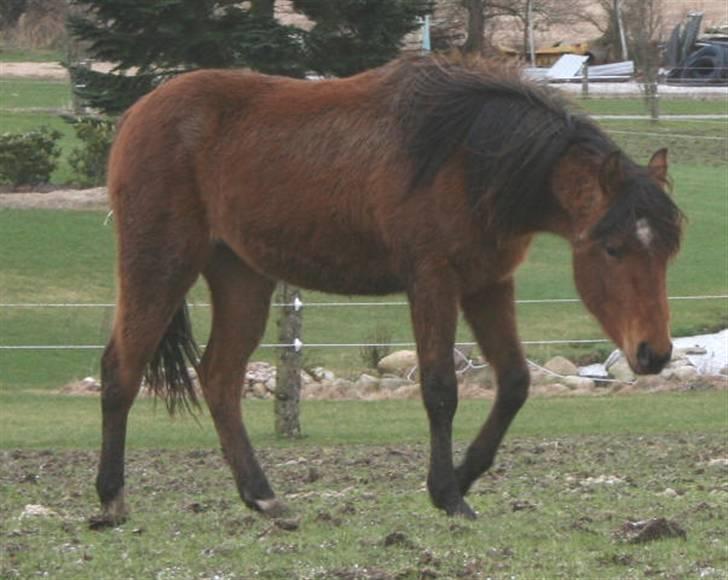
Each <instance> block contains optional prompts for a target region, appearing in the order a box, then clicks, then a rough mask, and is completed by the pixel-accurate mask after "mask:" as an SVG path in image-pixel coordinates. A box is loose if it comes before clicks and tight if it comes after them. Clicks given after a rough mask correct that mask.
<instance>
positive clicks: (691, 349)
mask: <svg viewBox="0 0 728 580" xmlns="http://www.w3.org/2000/svg"><path fill="white" fill-rule="evenodd" d="M676 350H677V352H678V353H679V354H683V355H687V354H708V349H707V348H703V347H702V346H698V345H695V346H686V347H683V348H678V349H676Z"/></svg>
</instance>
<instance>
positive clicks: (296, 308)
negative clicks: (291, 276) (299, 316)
mask: <svg viewBox="0 0 728 580" xmlns="http://www.w3.org/2000/svg"><path fill="white" fill-rule="evenodd" d="M301 308H303V301H302V300H301V299H300V298H299V297H298V296H296V297H295V298H294V299H293V310H294V311H295V312H298V311H299V310H301Z"/></svg>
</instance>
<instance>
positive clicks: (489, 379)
mask: <svg viewBox="0 0 728 580" xmlns="http://www.w3.org/2000/svg"><path fill="white" fill-rule="evenodd" d="M460 376H461V377H462V378H463V382H465V383H468V384H473V385H481V386H483V387H491V388H492V387H495V386H496V383H497V381H496V378H495V373H494V372H493V367H491V366H490V365H488V366H484V367H478V368H469V369H468V370H467V371H465V372H464V373H462V374H461V375H460Z"/></svg>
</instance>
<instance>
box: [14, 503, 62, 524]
mask: <svg viewBox="0 0 728 580" xmlns="http://www.w3.org/2000/svg"><path fill="white" fill-rule="evenodd" d="M57 516H58V514H57V513H56V512H54V511H53V510H52V509H51V508H47V507H45V506H44V505H39V504H32V503H31V504H28V505H26V506H25V507H24V508H23V512H22V513H21V514H20V519H21V520H22V519H25V518H53V517H57Z"/></svg>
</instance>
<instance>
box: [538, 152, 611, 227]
mask: <svg viewBox="0 0 728 580" xmlns="http://www.w3.org/2000/svg"><path fill="white" fill-rule="evenodd" d="M600 166H601V159H599V158H597V157H596V156H594V155H584V154H580V153H578V152H567V153H566V154H565V155H564V156H563V157H562V158H561V159H560V160H559V162H558V164H557V166H556V168H555V169H554V172H553V174H552V177H551V191H552V195H553V196H554V199H555V201H556V204H555V205H556V210H555V211H553V212H552V214H551V215H549V216H545V218H544V222H545V223H544V230H545V231H548V232H551V233H554V234H557V235H559V236H561V237H564V238H566V239H567V240H569V241H574V240H576V239H578V238H580V237H582V236H583V235H585V233H586V231H587V230H588V229H589V228H590V227H591V226H592V225H594V223H596V221H597V220H598V219H599V216H601V215H602V214H603V213H604V211H605V210H606V208H607V205H608V199H607V196H606V195H605V193H604V191H603V190H602V187H601V183H600V178H599V169H600Z"/></svg>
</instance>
